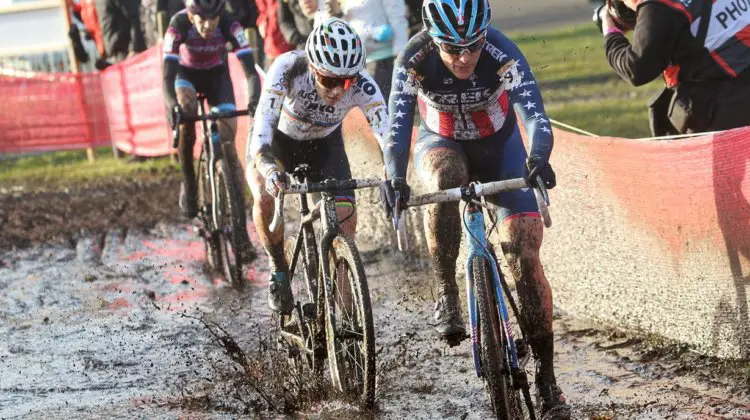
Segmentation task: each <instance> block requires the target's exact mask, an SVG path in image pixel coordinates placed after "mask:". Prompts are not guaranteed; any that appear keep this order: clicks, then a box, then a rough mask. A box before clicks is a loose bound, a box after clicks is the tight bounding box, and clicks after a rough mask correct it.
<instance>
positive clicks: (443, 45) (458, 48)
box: [438, 35, 487, 55]
mask: <svg viewBox="0 0 750 420" xmlns="http://www.w3.org/2000/svg"><path fill="white" fill-rule="evenodd" d="M486 39H487V37H486V36H485V35H482V36H481V37H479V39H477V40H476V41H474V42H472V43H471V44H468V45H456V44H451V43H448V42H440V43H438V46H440V49H441V50H443V52H444V53H446V54H450V55H462V54H463V53H465V52H466V53H469V54H472V53H475V52H477V51H479V50H481V49H482V47H484V41H485V40H486Z"/></svg>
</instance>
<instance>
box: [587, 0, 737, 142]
mask: <svg viewBox="0 0 750 420" xmlns="http://www.w3.org/2000/svg"><path fill="white" fill-rule="evenodd" d="M727 4H728V3H727ZM731 7H734V9H732V8H730V6H725V3H723V2H716V3H714V2H713V1H711V0H694V1H692V2H686V1H684V0H640V1H639V0H608V1H607V5H606V6H603V7H601V8H600V9H598V10H597V13H596V14H595V15H594V18H595V20H596V22H597V24H599V25H600V27H601V29H602V32H603V34H604V49H605V52H606V55H607V61H609V64H610V66H612V68H613V69H614V70H615V72H617V74H618V75H619V76H620V77H621V78H623V79H624V80H626V81H628V82H630V83H631V84H633V85H634V86H640V85H644V84H646V83H648V82H650V81H652V80H654V79H656V78H657V77H658V76H659V74H660V73H662V74H663V76H664V81H665V84H666V88H665V89H664V91H663V92H662V93H661V94H660V95H659V96H658V97H656V98H655V99H654V100H652V101H651V104H650V105H649V108H650V109H649V117H650V123H651V130H652V132H653V133H654V135H657V136H660V135H665V134H683V133H693V132H705V131H713V130H726V129H731V128H737V127H742V126H745V125H750V112H748V111H747V110H748V109H750V44H749V43H748V42H747V35H746V32H747V31H746V28H748V27H750V26H749V25H750V13H745V14H742V13H741V12H738V11H737V8H736V6H731ZM709 27H710V28H709ZM631 29H634V31H635V33H634V34H633V43H632V45H631V43H630V41H628V39H627V38H626V37H625V35H624V32H625V31H628V30H631ZM708 34H710V35H709V36H707V35H708Z"/></svg>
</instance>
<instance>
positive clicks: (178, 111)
mask: <svg viewBox="0 0 750 420" xmlns="http://www.w3.org/2000/svg"><path fill="white" fill-rule="evenodd" d="M184 116H185V114H183V113H182V107H181V106H180V104H175V106H173V107H172V109H171V110H170V112H169V115H168V117H169V126H170V127H172V129H174V130H176V129H177V127H176V126H175V124H176V123H177V121H182V120H183V117H184ZM178 117H179V118H178Z"/></svg>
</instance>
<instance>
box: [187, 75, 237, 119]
mask: <svg viewBox="0 0 750 420" xmlns="http://www.w3.org/2000/svg"><path fill="white" fill-rule="evenodd" d="M174 86H175V88H188V89H192V90H194V91H195V92H196V93H202V94H203V95H205V96H206V99H207V100H208V105H209V106H211V108H212V110H213V111H218V112H226V111H236V109H237V108H236V105H235V102H234V89H233V87H232V78H231V77H230V76H229V66H227V65H226V64H223V65H221V66H216V67H212V68H210V69H193V68H190V67H185V66H180V69H179V70H178V71H177V78H176V79H175V81H174Z"/></svg>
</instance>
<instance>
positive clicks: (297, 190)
mask: <svg viewBox="0 0 750 420" xmlns="http://www.w3.org/2000/svg"><path fill="white" fill-rule="evenodd" d="M284 175H285V178H286V179H291V176H290V174H284ZM382 183H383V180H382V179H377V178H363V179H346V180H338V179H327V180H325V181H322V182H307V183H304V184H288V185H287V186H286V187H285V188H284V189H282V190H281V191H279V195H278V196H277V197H276V198H275V200H274V213H273V219H272V220H271V224H270V225H269V226H268V228H269V229H270V230H271V232H274V231H276V229H278V227H279V225H280V224H281V223H282V221H283V220H284V196H285V195H286V194H307V193H315V192H324V191H327V192H333V191H341V190H357V189H362V188H373V187H379V186H380V184H382Z"/></svg>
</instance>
